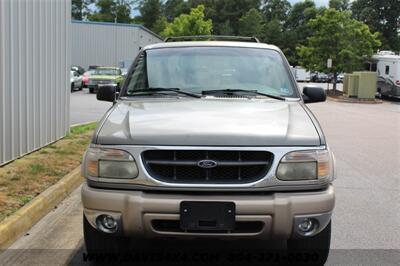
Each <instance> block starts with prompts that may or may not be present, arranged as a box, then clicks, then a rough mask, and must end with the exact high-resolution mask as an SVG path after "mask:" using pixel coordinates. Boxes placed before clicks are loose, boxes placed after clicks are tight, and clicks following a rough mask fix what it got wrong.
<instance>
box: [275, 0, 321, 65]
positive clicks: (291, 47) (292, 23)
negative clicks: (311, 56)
mask: <svg viewBox="0 0 400 266" xmlns="http://www.w3.org/2000/svg"><path fill="white" fill-rule="evenodd" d="M319 12H320V11H319V10H318V9H317V8H316V6H315V3H314V1H311V0H306V1H304V2H298V3H296V4H294V5H293V6H292V8H291V9H290V11H289V14H288V17H287V19H286V22H285V24H284V28H285V33H284V35H282V36H281V37H282V38H283V39H284V42H282V41H281V42H279V43H280V45H282V46H280V47H281V49H282V50H283V51H284V53H285V55H286V57H287V58H288V60H289V62H290V63H291V64H293V65H295V66H296V65H299V60H300V58H299V56H298V54H297V52H296V46H299V45H305V43H306V40H307V38H308V37H309V36H310V35H311V34H312V30H311V29H310V27H309V26H308V22H309V21H310V20H311V19H313V18H315V17H316V16H317V14H318V13H319Z"/></svg>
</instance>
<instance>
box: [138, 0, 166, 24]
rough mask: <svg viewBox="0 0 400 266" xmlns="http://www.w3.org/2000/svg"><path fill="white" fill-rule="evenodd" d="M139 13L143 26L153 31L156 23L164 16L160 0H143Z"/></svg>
mask: <svg viewBox="0 0 400 266" xmlns="http://www.w3.org/2000/svg"><path fill="white" fill-rule="evenodd" d="M139 11H140V14H141V15H140V20H141V21H142V23H143V25H144V26H145V27H146V28H148V29H150V30H153V29H154V25H155V23H156V21H157V20H158V19H160V17H161V16H162V3H161V1H160V0H143V1H142V2H141V3H140V5H139Z"/></svg>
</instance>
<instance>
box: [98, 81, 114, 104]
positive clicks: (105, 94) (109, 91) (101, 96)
mask: <svg viewBox="0 0 400 266" xmlns="http://www.w3.org/2000/svg"><path fill="white" fill-rule="evenodd" d="M116 91H117V85H115V84H106V85H98V88H97V93H96V98H97V100H99V101H106V102H114V101H115V93H116Z"/></svg>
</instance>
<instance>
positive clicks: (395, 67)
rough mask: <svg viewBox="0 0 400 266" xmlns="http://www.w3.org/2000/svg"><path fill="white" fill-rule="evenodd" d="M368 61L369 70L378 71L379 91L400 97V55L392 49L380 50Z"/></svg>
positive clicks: (384, 94)
mask: <svg viewBox="0 0 400 266" xmlns="http://www.w3.org/2000/svg"><path fill="white" fill-rule="evenodd" d="M368 63H369V65H368V67H369V69H368V70H370V71H376V72H377V73H378V83H377V93H378V94H380V95H382V96H389V97H400V55H396V54H395V53H394V52H391V51H380V52H378V53H377V54H375V55H373V56H372V60H371V61H370V62H368Z"/></svg>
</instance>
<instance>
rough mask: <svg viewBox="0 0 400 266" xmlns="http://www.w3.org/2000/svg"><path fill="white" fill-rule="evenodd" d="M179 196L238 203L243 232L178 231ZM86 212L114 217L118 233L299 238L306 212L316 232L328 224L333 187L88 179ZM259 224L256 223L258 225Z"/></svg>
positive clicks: (92, 216)
mask: <svg viewBox="0 0 400 266" xmlns="http://www.w3.org/2000/svg"><path fill="white" fill-rule="evenodd" d="M182 201H229V202H234V203H235V205H236V217H235V218H236V222H239V223H241V224H242V225H248V226H247V227H246V226H245V228H246V230H244V231H237V232H236V231H232V232H218V233H215V232H214V233H213V232H185V231H182V230H180V229H179V228H177V227H174V226H176V225H179V218H180V214H179V213H180V209H179V208H180V203H181V202H182ZM82 203H83V207H84V213H85V216H86V218H87V220H88V221H89V223H90V224H91V225H92V226H93V227H95V228H97V227H96V218H97V217H98V216H99V215H102V214H108V215H111V216H113V217H114V218H115V219H116V220H117V223H118V231H117V233H118V234H122V235H125V236H135V237H167V236H170V237H202V236H204V237H215V238H221V239H226V238H234V237H251V238H256V239H289V238H296V237H301V236H302V235H301V234H299V232H298V230H297V226H298V223H299V221H300V220H301V219H304V218H305V217H310V218H313V219H315V220H316V221H317V224H318V228H317V230H315V232H313V234H312V235H315V234H317V233H319V232H320V231H321V230H323V229H324V228H325V226H326V225H327V224H328V223H329V221H330V218H331V214H332V210H333V208H334V205H335V194H334V189H333V186H329V187H328V188H327V189H325V190H318V191H307V192H274V193H268V194H254V193H253V194H233V193H230V194H226V193H225V194H224V193H221V194H216V193H208V194H207V193H204V194H198V193H185V192H175V193H160V192H155V191H153V192H151V191H149V192H145V191H127V190H111V189H98V188H93V187H89V186H88V185H87V184H84V185H83V188H82ZM256 225H257V226H256Z"/></svg>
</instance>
